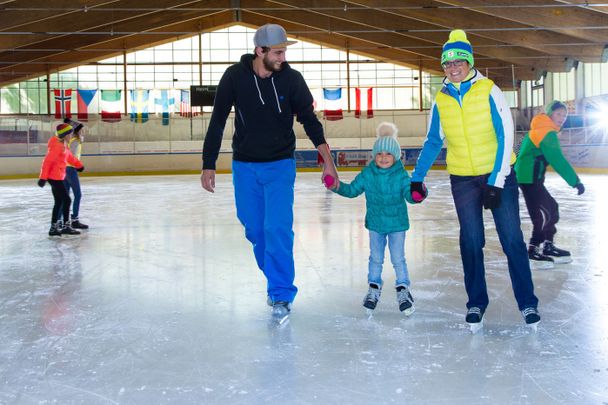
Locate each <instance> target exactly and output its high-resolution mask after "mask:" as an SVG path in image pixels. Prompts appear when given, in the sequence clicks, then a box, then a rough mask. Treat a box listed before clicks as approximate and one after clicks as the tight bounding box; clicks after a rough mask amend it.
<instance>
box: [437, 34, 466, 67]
mask: <svg viewBox="0 0 608 405" xmlns="http://www.w3.org/2000/svg"><path fill="white" fill-rule="evenodd" d="M459 59H461V60H466V61H467V62H469V66H471V67H473V62H474V59H473V47H472V46H471V43H470V42H469V40H468V39H467V34H466V33H465V32H464V31H463V30H453V31H452V32H450V38H449V39H448V41H447V42H446V43H445V44H443V52H441V64H442V65H443V64H444V63H445V62H449V61H453V60H459Z"/></svg>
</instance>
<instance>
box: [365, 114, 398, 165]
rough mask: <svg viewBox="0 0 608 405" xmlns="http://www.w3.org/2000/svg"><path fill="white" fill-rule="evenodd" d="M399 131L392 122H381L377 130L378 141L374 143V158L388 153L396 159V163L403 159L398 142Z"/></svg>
mask: <svg viewBox="0 0 608 405" xmlns="http://www.w3.org/2000/svg"><path fill="white" fill-rule="evenodd" d="M398 132H399V130H398V129H397V127H396V126H395V124H393V123H392V122H381V123H380V125H378V128H376V135H377V136H378V139H376V142H374V148H373V149H372V157H376V155H377V154H378V153H381V152H388V153H390V154H391V155H393V157H394V158H395V161H397V160H400V159H401V146H400V145H399V142H398V141H397V133H398Z"/></svg>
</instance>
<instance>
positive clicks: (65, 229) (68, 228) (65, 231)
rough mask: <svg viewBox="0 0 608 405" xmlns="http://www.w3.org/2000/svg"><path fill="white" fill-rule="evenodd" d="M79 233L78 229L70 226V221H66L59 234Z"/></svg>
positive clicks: (76, 234)
mask: <svg viewBox="0 0 608 405" xmlns="http://www.w3.org/2000/svg"><path fill="white" fill-rule="evenodd" d="M78 235H80V231H77V230H76V229H74V228H72V226H71V225H70V223H69V222H68V223H67V224H65V226H64V227H63V228H61V236H68V237H69V236H78Z"/></svg>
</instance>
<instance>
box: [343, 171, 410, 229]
mask: <svg viewBox="0 0 608 405" xmlns="http://www.w3.org/2000/svg"><path fill="white" fill-rule="evenodd" d="M410 181H411V180H410V176H409V175H408V174H407V171H406V170H405V168H404V167H403V163H402V162H401V161H400V160H399V161H397V162H395V164H394V165H392V166H391V167H389V168H388V169H381V168H379V167H378V166H376V162H374V161H373V160H372V161H371V162H370V163H369V164H368V165H367V166H366V167H365V168H363V170H362V171H361V173H359V174H358V175H357V177H355V179H354V180H353V181H352V183H350V184H346V183H344V182H342V181H341V182H340V187H339V189H338V190H334V192H335V193H337V194H340V195H341V196H344V197H348V198H354V197H357V196H359V195H361V193H365V203H366V208H367V212H366V214H365V227H366V228H367V229H369V230H371V231H374V232H378V233H392V232H401V231H407V230H408V229H409V228H410V221H409V218H408V215H407V205H406V204H405V201H406V200H407V201H408V202H410V203H412V204H413V203H414V201H413V200H412V197H411V195H410Z"/></svg>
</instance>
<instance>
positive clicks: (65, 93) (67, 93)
mask: <svg viewBox="0 0 608 405" xmlns="http://www.w3.org/2000/svg"><path fill="white" fill-rule="evenodd" d="M53 93H54V94H55V118H56V119H61V118H72V111H71V110H72V89H65V90H62V89H53Z"/></svg>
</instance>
